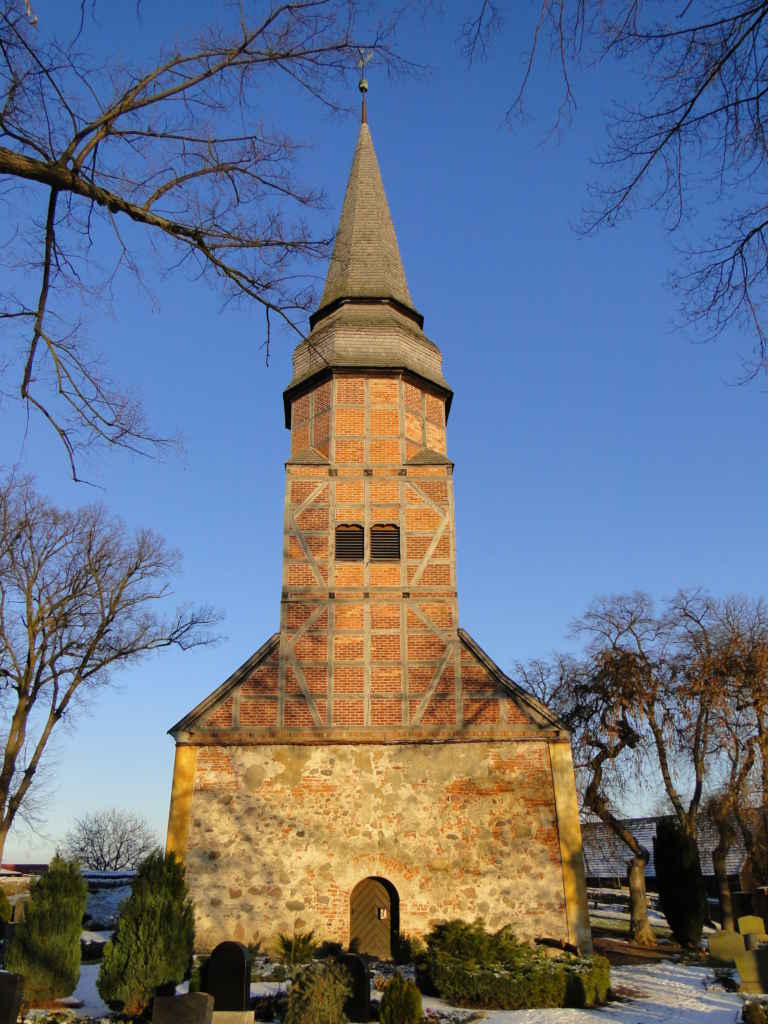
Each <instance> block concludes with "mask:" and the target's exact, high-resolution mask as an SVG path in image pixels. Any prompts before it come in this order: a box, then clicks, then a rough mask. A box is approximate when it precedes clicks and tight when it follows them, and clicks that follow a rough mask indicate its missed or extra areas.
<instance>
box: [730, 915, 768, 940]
mask: <svg viewBox="0 0 768 1024" xmlns="http://www.w3.org/2000/svg"><path fill="white" fill-rule="evenodd" d="M736 927H737V928H738V929H739V931H740V932H741V934H742V935H753V934H754V933H755V932H759V933H760V934H761V935H762V934H763V933H764V932H765V921H764V920H763V919H762V917H756V916H755V915H754V914H745V915H744V916H743V917H740V918H739V919H738V920H737V921H736Z"/></svg>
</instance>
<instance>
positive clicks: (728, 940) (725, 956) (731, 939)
mask: <svg viewBox="0 0 768 1024" xmlns="http://www.w3.org/2000/svg"><path fill="white" fill-rule="evenodd" d="M707 945H708V946H709V955H710V956H711V957H714V959H715V960H722V961H723V963H734V962H735V959H736V954H737V953H743V952H744V951H745V949H746V946H745V940H744V936H743V935H739V933H738V932H715V933H714V935H710V936H709V938H708V940H707Z"/></svg>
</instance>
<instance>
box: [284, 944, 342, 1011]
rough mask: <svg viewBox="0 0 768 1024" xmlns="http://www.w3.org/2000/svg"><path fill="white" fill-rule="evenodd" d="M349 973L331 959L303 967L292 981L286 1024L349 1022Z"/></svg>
mask: <svg viewBox="0 0 768 1024" xmlns="http://www.w3.org/2000/svg"><path fill="white" fill-rule="evenodd" d="M351 992H352V987H351V985H350V979H349V974H348V973H347V971H345V970H344V968H343V967H341V966H340V965H339V964H336V963H334V962H333V961H332V960H324V961H322V962H321V963H316V964H308V965H306V966H304V967H302V968H300V969H299V970H298V971H297V972H296V974H295V976H294V978H293V981H292V983H291V991H290V993H289V995H288V1007H287V1009H286V1012H285V1016H284V1017H283V1024H346V1021H347V1018H346V1016H345V1014H344V1003H345V1002H346V1000H347V997H348V996H349V995H350V994H351Z"/></svg>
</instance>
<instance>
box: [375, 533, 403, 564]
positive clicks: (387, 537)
mask: <svg viewBox="0 0 768 1024" xmlns="http://www.w3.org/2000/svg"><path fill="white" fill-rule="evenodd" d="M371 558H372V559H377V560H379V559H380V560H385V559H388V560H397V559H399V558H400V530H399V528H398V527H397V526H374V527H373V528H372V529H371Z"/></svg>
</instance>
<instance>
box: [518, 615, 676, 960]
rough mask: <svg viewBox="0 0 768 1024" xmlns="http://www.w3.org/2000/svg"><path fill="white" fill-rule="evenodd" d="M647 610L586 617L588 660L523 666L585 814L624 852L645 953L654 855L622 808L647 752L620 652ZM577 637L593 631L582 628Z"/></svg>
mask: <svg viewBox="0 0 768 1024" xmlns="http://www.w3.org/2000/svg"><path fill="white" fill-rule="evenodd" d="M646 616H647V608H646V606H645V603H644V601H643V600H642V599H640V598H630V599H628V600H625V603H624V604H623V606H621V607H619V603H618V601H617V602H616V606H615V607H614V608H613V609H611V610H609V609H608V608H607V607H606V605H605V604H603V605H602V607H601V609H600V615H599V618H600V620H601V622H600V628H599V629H598V628H597V626H598V624H597V622H596V612H595V609H592V611H591V612H588V613H587V622H589V623H591V627H593V628H594V629H595V631H596V632H597V633H598V637H599V638H595V639H593V642H592V643H591V644H590V645H588V649H587V651H586V652H585V655H584V656H583V657H581V658H574V657H570V656H565V655H559V656H556V657H555V658H554V660H553V661H552V662H551V663H549V664H547V663H545V662H541V661H535V662H532V663H531V664H530V665H529V666H527V667H524V666H518V675H519V676H520V678H521V682H522V683H523V685H525V686H527V687H529V688H531V689H533V690H534V692H536V693H537V696H539V698H540V699H541V700H543V701H545V703H548V704H549V705H550V706H551V707H552V708H553V709H555V710H556V711H557V713H558V715H560V717H561V718H562V719H563V721H564V722H565V723H566V725H567V726H568V728H569V730H570V733H571V745H572V747H573V753H574V765H575V768H576V774H577V781H578V788H579V793H580V797H581V806H582V809H583V810H584V811H586V812H588V813H589V814H593V815H595V816H596V817H597V818H599V820H600V821H602V822H603V823H604V824H605V825H607V827H608V828H609V829H610V830H611V832H613V834H614V835H615V836H616V837H617V838H618V839H619V840H620V841H621V842H622V843H624V844H625V845H626V847H627V851H628V882H629V907H630V926H629V936H630V938H631V939H632V940H633V941H634V942H637V943H638V944H640V945H644V946H651V945H655V944H656V936H655V934H654V931H653V928H652V927H651V924H650V921H649V919H648V899H647V894H646V887H645V869H646V866H647V865H648V861H649V860H650V851H649V850H648V849H647V848H646V847H644V846H643V845H642V844H641V843H640V842H639V840H638V838H637V837H636V836H635V835H634V833H633V832H632V830H631V829H630V828H629V827H628V826H627V823H626V821H624V820H623V819H622V818H621V816H620V814H619V812H618V811H617V810H616V807H617V804H618V803H619V802H620V801H621V799H622V797H623V796H624V795H625V792H626V788H627V784H628V782H629V780H631V779H635V778H636V777H637V773H638V767H639V765H638V762H639V757H640V754H641V751H642V746H643V729H642V724H641V723H639V722H638V721H637V706H636V701H635V698H634V687H635V679H636V670H637V666H636V664H635V662H634V659H632V657H631V656H630V655H628V654H626V653H625V652H624V651H622V650H621V648H620V642H621V639H622V635H623V631H625V630H634V631H635V632H642V631H643V630H645V629H646V628H647V625H648V623H647V622H646ZM575 628H576V631H577V632H582V631H584V632H586V631H588V628H589V627H588V626H587V624H586V622H585V621H584V620H582V621H580V622H577V623H576V625H575Z"/></svg>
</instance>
